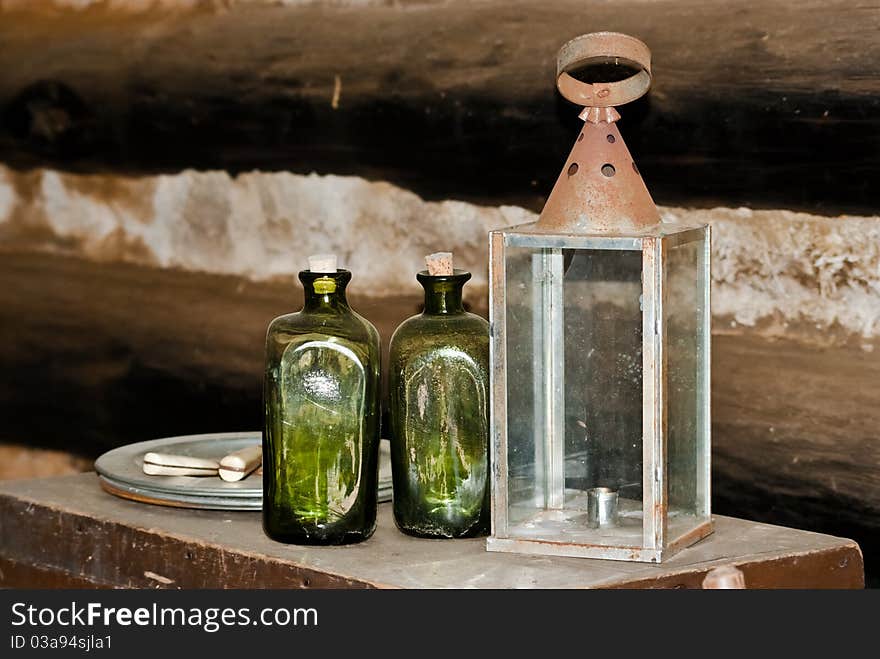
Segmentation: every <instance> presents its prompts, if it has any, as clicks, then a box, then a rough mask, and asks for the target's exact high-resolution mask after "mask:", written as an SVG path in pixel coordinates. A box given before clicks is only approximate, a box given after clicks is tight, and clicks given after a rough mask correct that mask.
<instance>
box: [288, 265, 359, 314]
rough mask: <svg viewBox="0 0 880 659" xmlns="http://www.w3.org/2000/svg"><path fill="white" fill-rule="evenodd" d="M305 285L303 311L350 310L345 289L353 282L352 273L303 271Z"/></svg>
mask: <svg viewBox="0 0 880 659" xmlns="http://www.w3.org/2000/svg"><path fill="white" fill-rule="evenodd" d="M299 280H300V281H301V282H302V285H303V293H304V295H305V302H304V304H303V311H345V310H348V309H349V306H348V300H347V299H346V297H345V287H346V286H348V282H350V281H351V272H349V271H348V270H337V271H336V272H335V273H332V272H331V273H321V272H312V271H311V270H303V271H302V272H300V273H299Z"/></svg>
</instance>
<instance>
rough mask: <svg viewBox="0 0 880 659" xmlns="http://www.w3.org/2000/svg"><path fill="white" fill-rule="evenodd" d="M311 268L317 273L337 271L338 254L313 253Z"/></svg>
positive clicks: (310, 260) (310, 259) (310, 262)
mask: <svg viewBox="0 0 880 659" xmlns="http://www.w3.org/2000/svg"><path fill="white" fill-rule="evenodd" d="M309 270H310V271H311V272H317V273H334V274H335V273H336V254H312V255H311V256H310V257H309Z"/></svg>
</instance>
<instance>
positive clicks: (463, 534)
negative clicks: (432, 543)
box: [395, 520, 489, 540]
mask: <svg viewBox="0 0 880 659" xmlns="http://www.w3.org/2000/svg"><path fill="white" fill-rule="evenodd" d="M395 524H396V525H397V529H398V530H399V531H400V532H401V533H403V534H404V535H408V536H412V537H414V538H426V539H429V540H464V539H467V538H482V537H485V536H488V535H489V529H486V528H483V527H482V526H480V525H479V524H476V525H474V526H472V527H469V528H467V529H455V530H449V529H444V528H439V527H437V526H433V525H430V524H426V525H415V524H410V525H403V524H401V523H400V522H398V521H397V520H395Z"/></svg>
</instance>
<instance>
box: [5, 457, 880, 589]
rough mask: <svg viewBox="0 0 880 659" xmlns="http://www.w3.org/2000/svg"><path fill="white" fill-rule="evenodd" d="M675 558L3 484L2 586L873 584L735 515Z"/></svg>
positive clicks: (854, 561) (828, 546)
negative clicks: (556, 551)
mask: <svg viewBox="0 0 880 659" xmlns="http://www.w3.org/2000/svg"><path fill="white" fill-rule="evenodd" d="M715 523H716V530H715V533H714V534H713V535H711V536H709V537H708V538H706V539H705V540H703V541H701V542H699V543H697V544H696V545H694V546H693V547H691V548H689V549H687V550H685V551H683V552H681V553H680V554H678V555H676V556H673V557H672V558H671V559H669V560H668V561H665V562H664V563H663V564H662V565H659V566H658V565H647V564H640V563H626V562H618V561H600V560H587V559H577V558H545V557H539V556H524V555H517V554H497V553H489V552H487V551H485V549H484V547H485V541H484V540H483V539H474V540H454V541H449V540H421V539H417V538H410V537H408V536H405V535H403V534H401V533H399V532H398V531H397V530H396V529H395V527H394V521H393V519H392V515H391V506H390V504H381V505H380V506H379V527H378V529H377V530H376V533H375V535H374V536H373V537H372V538H371V539H370V540H368V541H367V542H364V543H361V544H358V545H350V546H346V547H298V546H293V545H283V544H280V543H277V542H274V541H272V540H269V539H268V538H267V537H266V536H265V535H263V532H262V529H261V526H260V515H259V513H254V512H223V511H201V510H184V509H175V508H166V507H161V506H152V505H147V504H139V503H135V502H132V501H126V500H123V499H118V498H116V497H113V496H111V495H109V494H107V493H105V492H103V491H102V490H101V489H100V487H99V485H98V481H97V478H96V476H95V475H94V474H92V473H88V474H78V475H75V476H66V477H62V478H49V479H39V480H27V481H5V482H0V586H4V587H124V588H308V587H324V588H326V587H343V588H369V587H382V588H448V587H453V588H699V587H700V584H701V582H702V580H703V577H704V576H705V574H706V572H707V571H709V570H710V569H712V568H713V567H716V566H719V565H736V566H738V567H739V568H740V569H741V570H743V572H744V573H745V577H746V584H747V585H748V586H749V587H752V588H772V587H795V588H798V587H804V588H861V587H863V586H864V567H863V564H862V555H861V551H860V550H859V547H858V545H857V544H856V543H855V542H853V541H851V540H846V539H843V538H836V537H833V536H829V535H822V534H818V533H810V532H807V531H799V530H795V529H788V528H783V527H779V526H771V525H768V524H759V523H756V522H748V521H745V520H740V519H734V518H730V517H722V516H716V517H715Z"/></svg>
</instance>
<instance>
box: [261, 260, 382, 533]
mask: <svg viewBox="0 0 880 659" xmlns="http://www.w3.org/2000/svg"><path fill="white" fill-rule="evenodd" d="M325 263H326V261H325ZM329 263H331V264H332V267H325V269H324V270H321V269H318V268H315V266H314V265H312V266H311V268H310V269H309V270H304V271H303V272H300V273H299V279H300V281H301V282H302V284H303V287H304V289H305V303H304V305H303V309H302V311H300V312H298V313H292V314H288V315H285V316H280V317H279V318H276V319H275V320H273V321H272V323H271V324H270V325H269V330H268V332H267V335H266V371H265V379H264V388H263V397H264V407H265V410H264V428H263V528H264V530H265V532H266V534H267V535H268V536H269V537H271V538H273V539H274V540H279V541H281V542H289V543H296V544H310V545H313V544H314V545H330V544H347V543H351V542H358V541H361V540H365V539H367V538H369V537H370V535H372V533H373V531H374V529H375V527H376V497H377V485H378V455H379V368H380V362H379V334H378V332H377V331H376V328H375V327H373V325H372V324H371V323H369V322H368V321H367V320H366V319H364V318H362V317H361V316H359V315H358V314H357V313H355V312H354V311H353V310H352V309H351V307H350V306H349V305H348V302H347V301H346V298H345V287H346V285H347V284H348V282H349V281H351V273H350V272H349V271H348V270H338V269H336V265H335V258H333V259H332V260H331V261H330V262H329Z"/></svg>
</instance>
